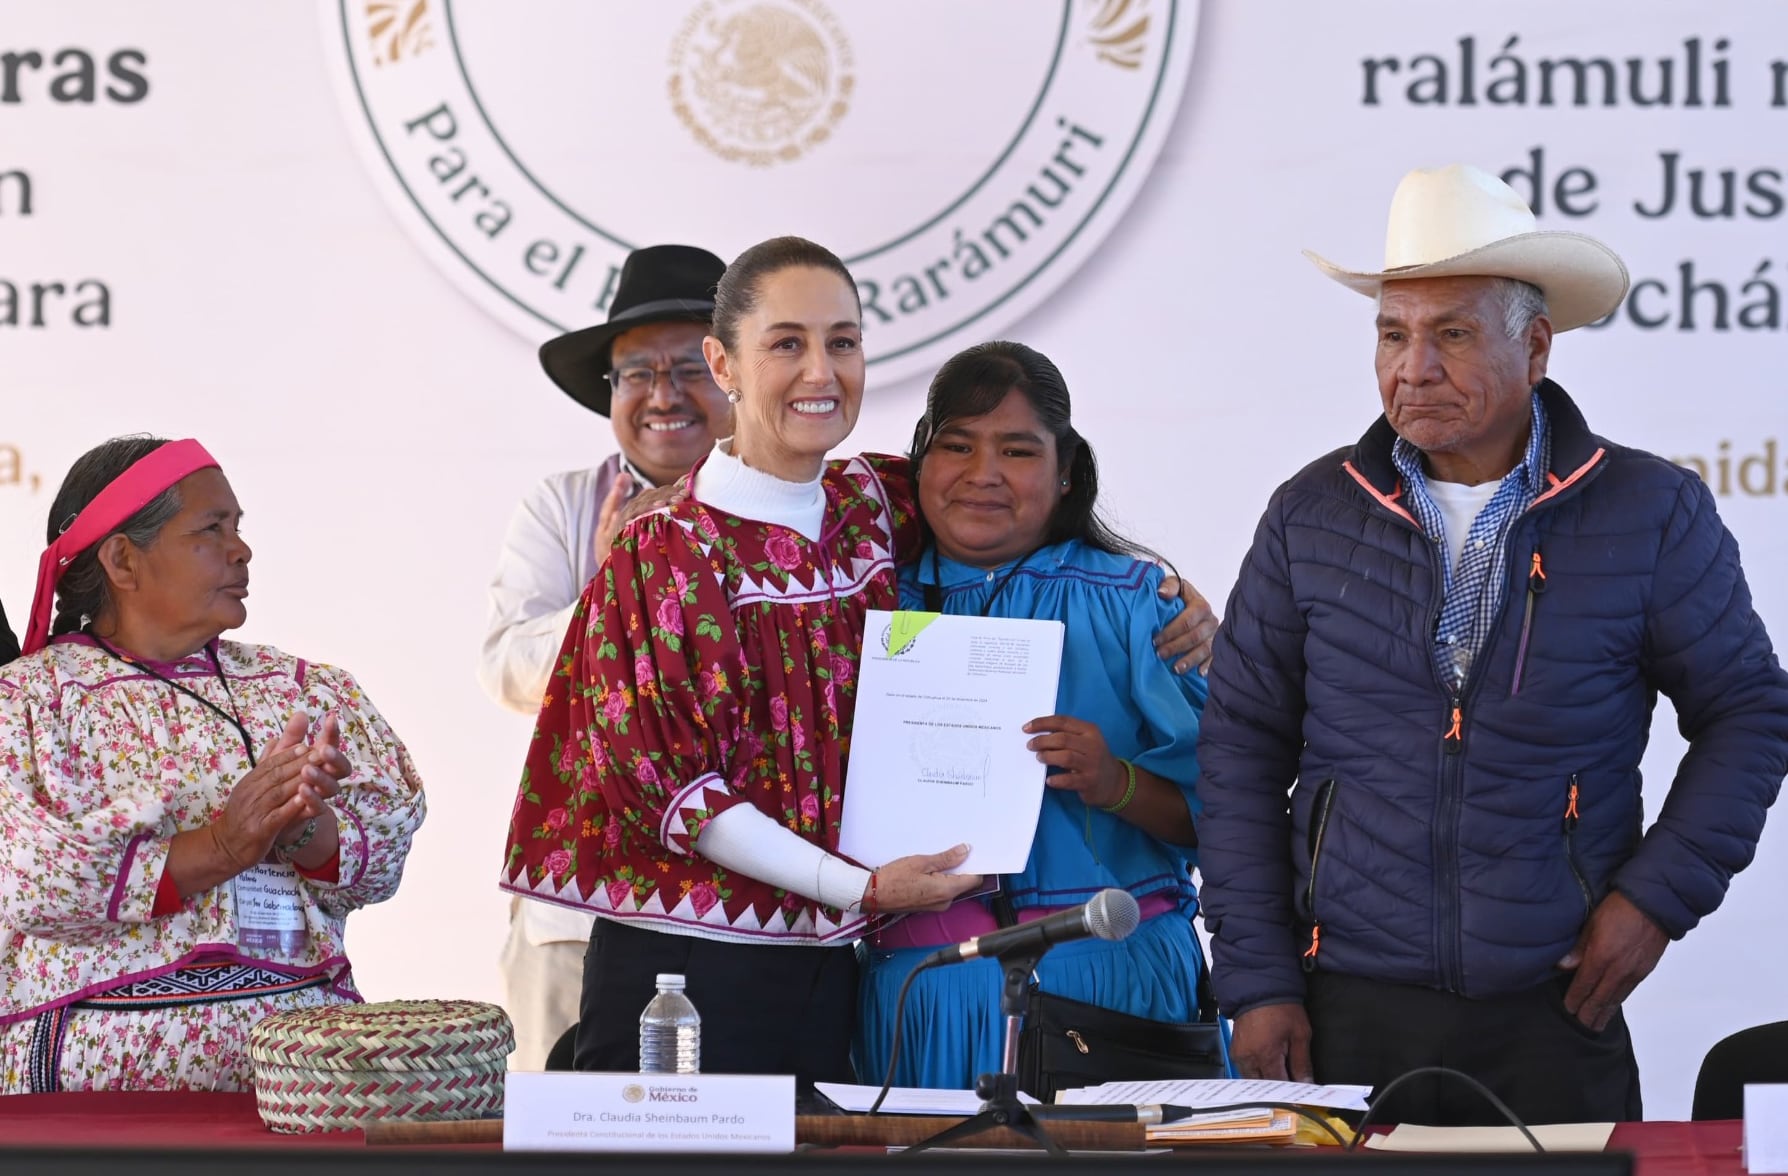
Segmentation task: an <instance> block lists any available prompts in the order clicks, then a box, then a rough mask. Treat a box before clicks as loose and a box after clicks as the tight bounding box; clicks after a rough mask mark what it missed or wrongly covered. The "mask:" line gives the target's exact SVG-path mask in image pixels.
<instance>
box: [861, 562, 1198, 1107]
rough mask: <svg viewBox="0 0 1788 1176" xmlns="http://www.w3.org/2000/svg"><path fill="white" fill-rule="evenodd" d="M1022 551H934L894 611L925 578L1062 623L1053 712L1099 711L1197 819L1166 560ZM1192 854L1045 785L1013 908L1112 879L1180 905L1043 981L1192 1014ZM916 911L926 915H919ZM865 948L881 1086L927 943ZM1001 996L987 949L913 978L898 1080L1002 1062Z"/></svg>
mask: <svg viewBox="0 0 1788 1176" xmlns="http://www.w3.org/2000/svg"><path fill="white" fill-rule="evenodd" d="M1014 563H1015V564H1016V565H1017V566H1016V570H1014V566H1013V565H1011V564H1009V565H1007V566H1006V567H1003V568H998V569H995V570H993V571H991V572H989V571H987V570H985V569H981V568H975V567H970V566H968V565H966V564H959V563H956V562H954V561H952V560H949V559H946V558H944V557H942V556H941V555H937V554H936V553H935V552H932V551H927V552H926V553H925V555H924V557H923V558H921V559H920V560H918V561H916V562H915V563H910V564H907V565H906V566H905V567H903V568H902V569H901V573H900V598H901V607H902V608H908V609H923V608H924V607H925V601H924V586H925V585H926V584H928V583H936V584H939V585H940V586H941V587H942V590H943V611H944V612H946V613H954V614H964V613H966V614H970V615H983V610H986V612H985V615H988V616H996V617H1028V618H1036V619H1044V620H1059V621H1062V622H1063V623H1064V624H1065V625H1066V628H1067V633H1066V637H1065V641H1064V645H1063V649H1062V676H1061V686H1060V690H1059V693H1058V695H1057V705H1056V710H1057V711H1058V712H1059V713H1061V714H1066V715H1072V716H1074V717H1076V718H1079V719H1083V720H1086V721H1088V722H1092V723H1096V724H1097V725H1098V727H1099V729H1100V731H1101V732H1102V733H1103V734H1104V736H1105V740H1106V743H1107V744H1108V745H1109V747H1110V748H1111V752H1112V754H1113V755H1116V756H1120V757H1122V758H1124V759H1127V760H1130V761H1131V762H1132V763H1134V764H1136V765H1137V766H1138V767H1141V768H1146V769H1147V770H1149V771H1150V772H1153V773H1154V774H1155V775H1157V776H1160V777H1162V778H1163V779H1166V780H1171V781H1174V782H1175V783H1177V784H1178V785H1179V786H1180V787H1181V788H1182V789H1183V790H1184V791H1185V794H1186V803H1187V805H1188V806H1189V807H1190V809H1191V811H1192V814H1193V815H1194V816H1195V817H1196V816H1197V814H1198V811H1199V804H1198V799H1197V794H1196V792H1195V790H1194V784H1195V783H1196V782H1197V779H1198V763H1197V760H1196V759H1195V757H1194V754H1193V753H1194V748H1195V745H1196V743H1197V741H1198V715H1199V712H1200V711H1201V710H1202V709H1203V707H1204V700H1205V681H1204V678H1203V677H1202V676H1200V675H1199V674H1198V673H1197V672H1196V671H1193V672H1191V673H1188V674H1185V675H1176V674H1175V673H1174V672H1173V667H1172V666H1171V665H1170V664H1168V663H1167V662H1165V661H1163V660H1162V659H1161V658H1160V657H1159V656H1158V655H1157V654H1156V652H1155V648H1154V635H1155V633H1156V632H1157V631H1158V630H1159V629H1160V628H1161V627H1162V626H1163V625H1165V624H1166V623H1168V622H1169V621H1171V620H1172V619H1173V618H1174V617H1175V616H1176V615H1177V614H1178V613H1179V611H1180V609H1181V607H1182V606H1181V604H1180V603H1179V601H1177V600H1162V599H1161V598H1160V597H1159V596H1158V595H1157V590H1158V589H1159V588H1160V586H1161V580H1162V572H1161V570H1160V569H1159V568H1157V567H1155V566H1154V565H1153V564H1149V563H1143V562H1141V561H1138V560H1135V559H1132V558H1130V557H1128V556H1118V555H1111V554H1108V553H1106V552H1103V551H1098V550H1095V549H1093V548H1090V547H1087V546H1086V545H1085V544H1082V543H1080V542H1079V541H1077V540H1070V541H1069V542H1066V543H1061V544H1057V545H1054V546H1051V547H1045V548H1042V549H1040V550H1038V551H1035V552H1032V553H1031V554H1030V555H1029V556H1028V557H1026V558H1025V559H1023V560H1018V561H1014ZM1008 572H1010V573H1011V575H1010V576H1009V577H1008V575H1007V573H1008ZM1002 585H1003V586H1002ZM990 598H991V601H992V607H991V608H988V603H989V600H990ZM1038 717H1041V716H1038ZM1194 856H1195V855H1194V854H1193V853H1192V852H1191V851H1189V850H1188V849H1186V848H1185V847H1182V846H1173V845H1168V844H1166V843H1164V842H1161V841H1159V840H1157V839H1155V838H1154V837H1152V836H1150V835H1149V834H1147V833H1145V832H1143V831H1142V830H1141V829H1138V828H1137V827H1136V826H1134V825H1131V824H1130V823H1129V822H1127V821H1125V820H1123V819H1122V818H1121V817H1119V816H1115V815H1113V814H1110V813H1105V812H1101V811H1099V810H1098V809H1096V808H1095V809H1092V810H1090V811H1089V809H1088V808H1087V806H1086V805H1084V804H1083V803H1081V800H1080V797H1079V795H1078V794H1076V793H1074V792H1072V791H1070V790H1067V789H1054V788H1051V789H1048V790H1046V791H1045V793H1044V797H1043V808H1042V812H1041V814H1040V815H1039V817H1038V819H1037V836H1036V841H1035V843H1034V844H1033V846H1032V848H1031V856H1030V860H1029V861H1028V862H1027V863H1026V864H1025V868H1024V872H1023V873H1021V874H1017V875H1009V876H1007V877H1006V878H1005V879H1004V882H1005V890H1006V893H1007V894H1009V895H1010V896H1011V900H1012V905H1013V907H1014V908H1015V909H1016V910H1019V911H1023V910H1025V909H1027V908H1038V907H1042V908H1052V909H1053V908H1060V907H1068V906H1073V905H1075V904H1077V903H1082V902H1085V901H1086V900H1087V899H1089V898H1091V897H1092V896H1093V895H1094V894H1096V893H1097V892H1098V891H1100V890H1103V889H1105V888H1106V887H1112V886H1115V887H1121V888H1123V889H1125V890H1128V891H1129V892H1130V893H1131V894H1132V895H1134V896H1136V898H1138V899H1139V900H1141V899H1151V898H1152V902H1151V903H1150V904H1148V906H1153V907H1157V908H1158V907H1160V906H1161V905H1162V904H1163V903H1170V904H1171V906H1170V907H1169V909H1167V911H1166V913H1164V914H1160V915H1158V916H1157V917H1155V918H1152V919H1148V920H1147V921H1145V922H1144V923H1143V925H1142V926H1141V927H1140V928H1139V929H1138V930H1137V931H1136V932H1135V934H1133V935H1131V936H1130V937H1129V938H1127V939H1124V940H1121V941H1118V942H1115V943H1113V942H1106V941H1104V940H1097V939H1086V940H1080V941H1077V942H1074V943H1068V944H1063V945H1061V946H1058V947H1056V948H1054V949H1053V950H1051V951H1050V952H1049V954H1048V955H1046V956H1044V957H1043V962H1042V964H1041V965H1040V966H1039V967H1038V969H1037V977H1038V980H1039V982H1040V983H1041V985H1042V987H1043V989H1044V991H1046V992H1050V993H1054V994H1056V995H1058V996H1065V997H1068V998H1070V999H1073V1000H1080V1001H1086V1002H1089V1003H1093V1004H1098V1005H1101V1006H1103V1007H1105V1008H1110V1009H1117V1010H1119V1011H1122V1012H1126V1013H1130V1014H1133V1015H1135V1016H1139V1017H1151V1018H1155V1019H1158V1020H1167V1021H1190V1020H1194V1019H1195V1018H1196V1017H1197V1006H1198V1001H1197V996H1196V985H1197V978H1198V970H1199V965H1200V961H1201V959H1202V953H1201V952H1200V951H1199V948H1198V943H1197V940H1196V938H1195V935H1194V932H1193V928H1192V916H1193V914H1194V913H1195V912H1196V911H1197V908H1198V898H1197V892H1196V890H1195V889H1194V888H1193V885H1192V880H1191V868H1192V865H1193V862H1194ZM968 901H981V902H985V901H986V900H985V899H981V900H968ZM1145 909H1147V907H1146V906H1145ZM907 918H908V919H909V920H910V921H912V923H913V924H914V925H915V926H917V925H922V924H921V923H920V922H919V921H920V920H922V919H924V918H926V916H908V917H907ZM909 938H910V937H909ZM858 950H859V953H860V956H861V958H862V962H863V976H862V983H861V990H860V991H861V996H860V1016H859V1018H858V1025H857V1038H856V1043H855V1050H854V1054H855V1061H856V1066H857V1074H858V1078H859V1079H860V1080H861V1081H864V1082H877V1083H879V1082H880V1081H881V1079H882V1075H883V1073H884V1071H885V1070H886V1068H887V1064H888V1054H889V1050H890V1049H891V1048H892V1046H893V1033H894V1003H895V998H896V996H897V995H898V993H899V990H900V985H901V982H902V981H904V980H905V979H906V976H907V973H908V972H910V971H911V970H912V966H913V965H914V964H915V963H917V962H918V960H919V959H920V958H921V957H923V956H924V955H925V954H927V952H928V950H929V948H926V947H921V946H903V947H898V948H894V949H887V948H884V947H878V946H876V945H875V943H874V942H873V941H869V940H866V941H864V942H863V943H862V944H861V945H860V946H859V948H858ZM999 992H1000V973H999V968H998V966H997V965H996V964H995V963H994V961H991V960H976V961H973V962H970V963H964V964H957V965H954V966H952V967H948V968H939V969H936V970H933V971H931V972H928V973H926V974H924V975H922V976H921V977H920V978H919V979H918V980H916V981H915V982H914V984H913V988H912V991H911V992H910V993H909V994H908V996H907V1006H906V1014H905V1018H904V1021H903V1024H902V1035H903V1042H902V1045H901V1050H900V1068H899V1071H898V1073H896V1075H895V1082H896V1084H898V1085H902V1086H925V1087H936V1088H954V1089H968V1088H972V1087H973V1086H974V1084H975V1078H976V1077H977V1076H978V1075H979V1074H981V1073H984V1072H989V1071H995V1070H998V1069H999V1068H1000V1067H999V1059H1000V1047H1001V1042H1002V1040H1003V1034H1004V1023H1003V1021H1002V1020H1001V1018H1000V1015H999Z"/></svg>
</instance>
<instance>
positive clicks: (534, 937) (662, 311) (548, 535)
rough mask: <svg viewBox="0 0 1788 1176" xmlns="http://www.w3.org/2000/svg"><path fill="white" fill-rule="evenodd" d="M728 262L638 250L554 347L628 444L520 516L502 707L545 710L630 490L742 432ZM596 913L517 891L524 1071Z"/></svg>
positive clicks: (574, 390) (486, 660)
mask: <svg viewBox="0 0 1788 1176" xmlns="http://www.w3.org/2000/svg"><path fill="white" fill-rule="evenodd" d="M725 269H726V263H725V262H723V261H721V260H720V258H718V257H716V256H714V254H712V253H710V252H708V251H707V250H705V249H697V248H695V247H693V246H690V245H654V246H649V247H647V248H644V249H636V250H634V251H633V252H632V253H630V254H628V255H627V260H626V261H625V262H623V263H622V266H621V275H620V279H619V281H618V282H617V283H616V287H615V295H614V300H613V301H612V302H611V303H610V304H609V314H608V321H606V322H603V323H598V324H596V325H594V326H590V327H585V328H583V329H581V330H577V331H572V332H570V333H568V334H565V335H561V336H559V337H558V338H556V339H552V340H549V341H548V342H547V343H545V344H544V345H543V346H542V347H541V348H540V362H541V366H543V367H544V368H545V369H546V373H547V375H549V376H551V377H552V380H553V382H554V383H555V384H557V385H558V386H559V388H560V389H561V390H563V391H564V393H565V394H566V395H567V396H569V397H571V398H572V399H573V400H575V401H577V402H578V403H579V404H581V405H583V406H584V407H585V408H587V409H589V410H590V411H592V412H594V413H596V414H598V415H600V416H605V417H607V418H608V419H609V423H610V425H611V426H612V428H613V430H614V437H615V443H616V444H617V446H618V447H619V452H617V453H615V454H613V455H612V456H610V457H609V458H608V459H607V460H606V461H604V462H602V464H600V465H598V466H596V467H595V468H593V469H582V470H571V471H568V472H566V473H559V474H553V475H552V476H551V477H548V478H547V479H546V480H545V481H543V482H541V483H540V484H539V485H538V486H537V487H535V488H534V490H533V491H532V492H531V493H529V495H528V496H527V497H526V498H524V499H523V500H522V503H521V506H520V507H519V508H518V509H517V510H516V512H515V516H514V518H513V519H512V520H511V522H510V524H509V532H508V534H507V536H505V538H504V540H503V550H502V553H501V554H500V555H499V556H498V559H497V570H496V574H495V576H493V577H492V579H491V586H490V620H489V623H488V625H487V626H486V631H485V637H484V646H483V649H482V650H481V651H480V655H479V659H478V682H479V684H480V685H481V686H483V687H484V692H485V693H486V694H488V695H490V697H491V699H492V701H494V702H496V703H497V704H499V705H500V706H503V707H506V708H508V709H509V710H513V711H517V712H519V713H521V714H525V715H533V714H536V713H538V711H539V710H540V700H541V696H542V695H544V694H545V693H546V685H547V681H548V679H549V678H550V677H551V675H552V671H553V663H554V661H555V660H556V659H557V657H558V656H559V647H560V645H562V644H563V642H564V638H565V626H566V624H567V623H568V622H569V621H570V619H571V611H572V608H573V607H574V606H575V605H576V604H577V598H578V596H579V594H581V593H582V592H583V589H584V585H585V584H587V583H589V581H590V577H591V576H593V575H595V574H596V570H597V569H598V568H600V567H601V566H602V561H603V560H604V559H606V558H607V557H608V549H609V546H610V544H612V543H613V542H614V539H615V536H616V534H617V533H619V531H620V529H621V521H622V519H621V515H622V511H623V508H624V507H625V505H626V503H627V501H628V499H629V498H630V497H632V496H633V495H634V494H635V493H637V492H638V491H639V490H641V489H643V488H647V487H652V486H666V485H669V484H670V483H672V482H674V481H676V479H678V478H680V477H682V476H683V475H684V474H685V473H687V472H689V468H690V467H691V466H693V465H694V464H695V463H696V461H697V460H699V459H700V458H701V457H702V456H703V455H705V454H706V453H707V452H708V451H709V450H710V449H712V448H713V447H714V440H715V438H717V437H726V436H730V435H731V434H732V405H731V404H729V403H728V402H727V398H726V394H725V393H724V392H722V391H721V390H720V388H719V387H718V386H717V385H716V384H715V383H714V381H713V379H712V378H711V377H710V376H709V373H708V362H707V360H705V359H704V358H702V339H703V337H704V336H706V335H707V333H708V327H709V323H710V321H711V320H712V318H713V315H714V284H715V283H716V282H718V281H719V280H720V275H721V274H722V273H723V272H724V271H725ZM590 920H591V916H589V915H587V914H584V913H583V912H581V911H572V910H565V909H561V908H558V907H553V906H549V905H547V904H545V903H539V902H524V901H523V900H521V899H519V898H518V899H512V900H511V906H510V919H509V939H508V942H507V943H506V944H505V945H504V948H503V955H502V961H501V966H502V973H503V985H504V1005H505V1007H506V1008H507V1010H508V1012H509V1016H510V1019H511V1020H512V1021H513V1022H514V1024H515V1038H516V1047H515V1053H514V1054H513V1055H511V1059H510V1064H511V1065H513V1066H514V1067H515V1068H516V1069H521V1070H538V1069H541V1068H543V1066H544V1065H545V1063H546V1059H547V1055H548V1053H549V1051H550V1050H551V1048H552V1046H553V1045H554V1043H555V1042H557V1041H558V1039H559V1037H560V1036H561V1035H562V1034H563V1033H564V1032H565V1031H566V1030H567V1029H569V1028H570V1027H571V1026H572V1025H573V1024H575V1023H576V1021H577V1012H578V1000H579V997H580V995H581V993H582V991H583V969H584V949H585V947H586V946H587V945H588V944H589V942H590ZM629 1015H633V1016H637V1015H638V1010H637V1009H636V1010H632V1011H631V1013H630V1014H629Z"/></svg>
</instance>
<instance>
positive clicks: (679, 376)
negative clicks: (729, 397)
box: [603, 363, 714, 397]
mask: <svg viewBox="0 0 1788 1176" xmlns="http://www.w3.org/2000/svg"><path fill="white" fill-rule="evenodd" d="M660 376H664V377H666V378H667V379H669V380H670V382H671V387H673V388H675V389H676V390H677V391H679V392H681V393H683V394H684V395H685V396H693V395H695V394H696V393H698V392H711V391H713V389H714V377H713V376H712V375H710V374H709V373H708V365H707V364H705V363H678V364H672V365H671V366H670V367H669V368H653V367H625V368H616V369H615V370H614V371H612V372H608V373H606V374H605V375H604V377H603V378H604V379H606V380H607V381H608V382H609V383H610V384H611V385H613V386H614V389H615V395H616V396H642V397H643V396H650V395H651V394H652V388H653V387H654V386H655V385H656V384H657V383H658V377H660Z"/></svg>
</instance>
